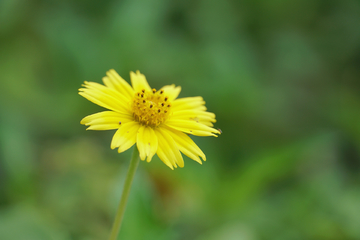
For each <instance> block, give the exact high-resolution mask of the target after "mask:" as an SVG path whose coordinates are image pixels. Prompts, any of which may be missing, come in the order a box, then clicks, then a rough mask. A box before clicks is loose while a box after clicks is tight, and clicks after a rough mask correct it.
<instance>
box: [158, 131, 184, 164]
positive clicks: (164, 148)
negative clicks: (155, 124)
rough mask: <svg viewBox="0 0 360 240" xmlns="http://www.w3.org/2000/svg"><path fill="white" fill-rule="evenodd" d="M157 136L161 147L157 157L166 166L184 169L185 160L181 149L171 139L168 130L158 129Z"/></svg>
mask: <svg viewBox="0 0 360 240" xmlns="http://www.w3.org/2000/svg"><path fill="white" fill-rule="evenodd" d="M155 133H156V136H157V137H158V141H159V146H158V150H157V155H158V156H159V158H160V159H161V160H162V161H163V162H164V163H165V164H166V165H168V163H170V164H171V165H172V166H174V167H177V165H178V166H179V167H184V160H183V158H182V156H181V153H180V151H179V148H178V147H177V145H176V143H175V141H174V139H173V138H172V137H171V135H170V134H169V132H168V130H167V129H164V128H156V129H155Z"/></svg>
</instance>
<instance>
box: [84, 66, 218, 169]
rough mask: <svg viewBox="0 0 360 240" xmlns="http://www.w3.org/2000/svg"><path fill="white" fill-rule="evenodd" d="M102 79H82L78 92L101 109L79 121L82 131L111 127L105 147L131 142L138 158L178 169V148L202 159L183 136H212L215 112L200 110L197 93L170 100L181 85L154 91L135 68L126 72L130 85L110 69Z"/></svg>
mask: <svg viewBox="0 0 360 240" xmlns="http://www.w3.org/2000/svg"><path fill="white" fill-rule="evenodd" d="M106 75H107V76H106V77H104V78H103V82H104V84H105V85H102V84H99V83H94V82H85V83H84V84H83V87H84V88H80V89H79V94H80V95H81V96H83V97H85V98H86V99H88V100H89V101H91V102H93V103H95V104H97V105H99V106H101V107H104V108H107V109H108V111H103V112H99V113H95V114H92V115H89V116H87V117H85V118H83V119H82V120H81V124H84V125H86V126H89V127H88V128H87V130H110V129H117V131H116V133H115V134H114V136H113V139H112V141H111V148H112V149H115V148H118V152H119V153H120V152H123V151H126V150H127V149H129V148H130V147H131V146H133V145H134V144H135V143H136V144H137V148H138V150H139V154H140V159H141V160H145V159H146V160H147V162H150V161H151V159H152V157H153V156H154V155H155V154H157V155H158V157H159V158H160V159H161V160H162V161H163V162H164V163H165V164H166V165H167V166H168V167H170V168H171V169H173V168H174V167H175V168H176V167H177V166H179V167H183V166H184V161H183V158H182V155H181V153H180V151H181V152H182V153H183V154H185V155H186V156H188V157H189V158H191V159H193V160H195V161H197V162H198V163H200V164H201V163H202V162H201V160H200V157H201V158H202V159H203V160H204V161H206V157H205V154H204V153H203V152H202V151H201V149H200V148H199V147H198V146H197V145H196V144H195V143H194V141H193V140H192V139H191V138H190V137H189V136H188V135H195V136H214V137H217V135H216V134H220V132H219V130H216V129H214V128H213V127H212V126H213V123H214V122H216V120H215V114H214V113H210V112H207V111H206V107H205V102H204V100H203V98H202V97H188V98H180V99H176V98H177V96H178V95H179V93H180V91H181V88H180V87H179V86H178V87H175V85H167V86H164V87H163V88H161V89H160V90H156V89H154V88H153V89H151V88H150V86H149V84H148V82H147V81H146V78H145V76H144V75H143V74H141V73H140V72H139V71H137V72H136V73H134V72H130V78H131V84H132V87H131V86H130V85H129V84H128V83H127V82H126V81H125V80H124V79H122V78H121V77H120V76H119V75H118V74H117V72H115V70H110V71H108V72H107V73H106Z"/></svg>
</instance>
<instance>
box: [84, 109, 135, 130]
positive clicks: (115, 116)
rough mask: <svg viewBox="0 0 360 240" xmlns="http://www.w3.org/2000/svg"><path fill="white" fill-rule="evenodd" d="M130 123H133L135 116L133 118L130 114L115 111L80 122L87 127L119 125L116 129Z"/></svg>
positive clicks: (89, 117)
mask: <svg viewBox="0 0 360 240" xmlns="http://www.w3.org/2000/svg"><path fill="white" fill-rule="evenodd" d="M130 121H133V116H131V115H130V114H124V113H118V112H113V111H103V112H98V113H94V114H91V115H89V116H86V117H84V118H83V119H82V120H81V121H80V123H81V124H84V125H86V126H89V125H104V124H115V125H117V127H116V128H119V125H121V124H124V123H126V122H130Z"/></svg>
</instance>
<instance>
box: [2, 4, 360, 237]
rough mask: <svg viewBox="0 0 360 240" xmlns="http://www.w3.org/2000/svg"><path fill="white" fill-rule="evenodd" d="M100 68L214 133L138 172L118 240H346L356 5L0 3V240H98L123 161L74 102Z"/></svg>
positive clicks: (356, 150)
mask: <svg viewBox="0 0 360 240" xmlns="http://www.w3.org/2000/svg"><path fill="white" fill-rule="evenodd" d="M111 68H114V69H115V70H116V71H118V73H119V74H120V75H121V76H123V77H124V78H125V79H126V80H127V81H129V72H130V71H135V70H140V71H141V72H142V73H144V74H145V75H146V76H147V79H148V81H149V82H150V84H151V86H153V87H155V88H159V87H161V86H163V85H166V84H172V83H174V84H176V85H181V86H182V89H183V91H182V92H181V94H180V97H187V96H198V95H201V96H203V97H204V99H205V100H206V102H207V103H206V104H207V107H208V110H209V111H211V112H215V113H216V115H217V120H218V122H217V123H216V127H217V128H221V130H222V132H223V134H222V135H221V136H219V137H218V138H211V137H208V138H202V137H194V138H193V139H194V140H195V141H196V143H197V144H198V145H199V146H200V147H201V148H202V149H203V151H204V152H205V153H206V155H207V159H208V160H207V161H206V162H205V163H204V164H203V165H200V164H198V163H196V162H194V161H192V160H190V159H188V158H187V157H184V158H185V167H184V168H183V169H179V168H178V169H176V170H174V171H172V170H170V169H169V168H168V167H166V166H165V165H164V164H163V163H162V162H161V161H160V160H159V159H158V158H157V157H155V158H154V159H153V161H152V162H151V163H146V162H141V163H140V166H139V169H138V171H137V174H136V177H135V182H134V185H133V188H132V191H131V196H130V199H129V204H128V208H127V211H126V213H125V220H124V224H123V227H122V231H121V233H120V237H121V239H135V240H137V239H156V240H168V239H174V240H182V239H195V240H205V239H206V240H218V239H227V240H235V239H241V240H267V239H276V240H289V239H290V240H292V239H295V240H296V239H299V240H303V239H310V240H311V239H313V240H338V239H345V240H346V239H349V240H356V239H360V91H359V90H360V82H359V79H360V2H359V1H357V0H342V1H338V0H292V1H285V0H273V1H266V0H242V1H236V0H195V1H190V0H185V1H180V0H176V1H165V0H156V1H146V0H133V1H130V0H125V1H115V0H111V1H84V0H82V1H80V0H78V1H70V0H63V1H44V0H34V1H26V0H1V1H0V77H1V78H0V81H1V82H0V83H1V85H0V239H4V240H42V239H44V240H47V239H52V240H78V239H79V240H92V239H94V240H95V239H106V238H107V236H108V234H109V231H110V228H111V225H112V222H113V219H114V215H115V210H116V207H117V204H118V201H119V198H120V195H121V190H122V185H123V181H124V177H125V173H126V170H127V167H128V164H129V159H130V154H131V152H132V151H131V150H130V151H127V152H125V153H123V154H118V153H117V152H116V151H115V150H111V149H110V141H111V137H112V135H113V133H114V131H85V127H84V126H82V125H80V120H81V118H83V117H84V116H86V115H89V114H92V113H95V112H98V111H101V110H102V109H101V108H100V107H98V106H96V105H95V104H92V103H91V102H89V101H87V100H85V99H84V98H82V97H81V96H79V95H78V94H77V90H78V88H79V87H80V86H81V84H82V82H83V81H84V80H87V81H95V82H101V78H102V77H103V76H105V72H106V71H107V70H109V69H111Z"/></svg>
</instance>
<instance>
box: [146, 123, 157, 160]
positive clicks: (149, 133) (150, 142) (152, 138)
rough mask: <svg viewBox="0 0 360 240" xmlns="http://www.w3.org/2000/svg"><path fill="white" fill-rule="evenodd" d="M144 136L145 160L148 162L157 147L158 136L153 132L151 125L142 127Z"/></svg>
mask: <svg viewBox="0 0 360 240" xmlns="http://www.w3.org/2000/svg"><path fill="white" fill-rule="evenodd" d="M144 136H145V139H146V143H147V144H146V156H147V159H146V161H147V162H150V161H151V159H152V158H153V156H154V155H155V154H156V151H157V149H158V138H157V136H156V134H155V131H154V130H153V129H152V128H151V127H147V128H145V129H144Z"/></svg>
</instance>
